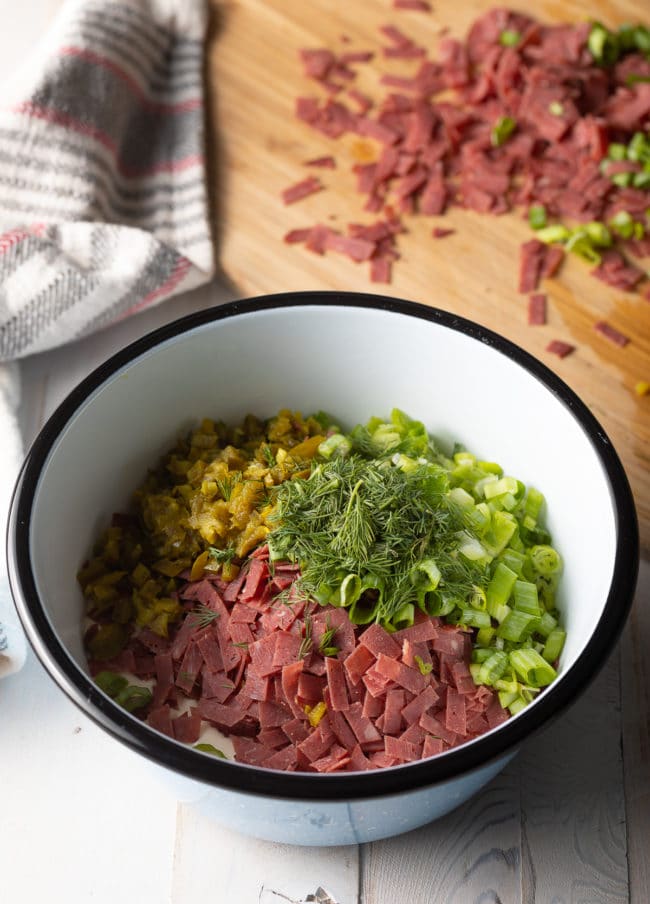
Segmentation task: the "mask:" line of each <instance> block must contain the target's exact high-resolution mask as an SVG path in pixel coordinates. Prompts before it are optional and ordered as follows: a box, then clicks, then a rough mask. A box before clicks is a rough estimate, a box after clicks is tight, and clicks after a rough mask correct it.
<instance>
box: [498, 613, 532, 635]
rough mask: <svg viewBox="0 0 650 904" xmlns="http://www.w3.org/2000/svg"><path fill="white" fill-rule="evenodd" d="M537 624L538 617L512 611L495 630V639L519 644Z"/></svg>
mask: <svg viewBox="0 0 650 904" xmlns="http://www.w3.org/2000/svg"><path fill="white" fill-rule="evenodd" d="M538 624H539V617H538V616H536V615H531V614H530V613H529V612H521V611H519V610H518V609H512V610H511V611H510V612H509V613H508V615H507V616H506V618H505V619H504V620H503V621H502V622H501V624H500V625H499V627H498V628H497V637H502V638H503V640H512V641H515V642H519V641H521V640H525V639H526V638H527V637H529V636H530V634H532V632H533V631H534V630H535V628H536V627H537V625H538Z"/></svg>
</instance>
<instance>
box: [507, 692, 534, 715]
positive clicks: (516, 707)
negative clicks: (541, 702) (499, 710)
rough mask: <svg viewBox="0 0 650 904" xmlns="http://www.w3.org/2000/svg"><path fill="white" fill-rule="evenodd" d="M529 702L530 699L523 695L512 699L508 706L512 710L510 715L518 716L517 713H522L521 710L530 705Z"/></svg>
mask: <svg viewBox="0 0 650 904" xmlns="http://www.w3.org/2000/svg"><path fill="white" fill-rule="evenodd" d="M528 702H529V701H528V700H525V699H524V698H523V697H521V696H517V697H516V698H515V699H514V700H513V701H512V703H511V704H510V706H509V707H508V710H509V712H510V715H511V716H516V715H517V713H520V712H521V711H522V709H526V707H527V706H528Z"/></svg>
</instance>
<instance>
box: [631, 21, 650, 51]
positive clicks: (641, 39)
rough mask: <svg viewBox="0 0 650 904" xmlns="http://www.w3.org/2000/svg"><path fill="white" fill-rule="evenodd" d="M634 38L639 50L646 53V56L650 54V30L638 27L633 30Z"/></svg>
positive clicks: (641, 26)
mask: <svg viewBox="0 0 650 904" xmlns="http://www.w3.org/2000/svg"><path fill="white" fill-rule="evenodd" d="M632 37H633V40H634V45H635V47H636V49H637V50H640V51H641V53H645V54H646V56H647V55H648V54H650V28H647V27H646V26H645V25H637V26H636V28H633V29H632Z"/></svg>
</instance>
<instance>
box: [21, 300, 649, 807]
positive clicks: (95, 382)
mask: <svg viewBox="0 0 650 904" xmlns="http://www.w3.org/2000/svg"><path fill="white" fill-rule="evenodd" d="M305 306H330V307H332V306H336V307H341V306H343V307H346V308H352V307H354V308H372V309H378V310H383V311H388V312H392V313H395V314H399V315H407V316H409V317H416V318H420V319H422V320H426V321H430V322H433V323H436V324H439V325H441V326H443V327H446V328H448V329H451V330H455V331H459V332H462V333H464V334H466V335H468V336H470V337H472V338H474V339H476V340H477V341H480V342H483V343H486V344H488V345H490V346H492V347H494V349H495V350H497V351H498V352H500V353H502V354H504V355H506V356H507V357H508V358H511V359H512V360H513V361H515V362H516V363H517V364H519V365H520V366H521V367H523V368H524V369H525V370H527V371H528V372H529V373H531V374H532V375H533V376H534V377H536V378H537V379H538V380H540V381H541V382H542V383H543V384H544V385H545V386H546V388H547V389H548V390H550V392H552V393H553V394H554V395H555V396H556V397H557V399H558V400H559V401H560V402H561V403H562V404H564V405H565V406H566V407H567V408H569V409H570V411H571V413H572V414H573V416H574V417H575V419H576V420H577V421H578V423H579V424H580V426H581V427H582V429H583V430H584V432H585V434H586V435H587V437H588V438H589V440H590V441H591V443H592V445H593V446H594V448H595V450H596V452H597V455H598V457H599V459H600V462H601V464H602V466H603V468H604V470H605V472H606V474H607V477H608V480H609V483H610V489H611V494H612V500H613V508H614V512H615V517H616V537H617V544H616V555H615V562H614V571H613V575H612V581H611V584H610V588H609V593H608V596H607V601H606V603H605V607H604V609H603V613H602V616H601V618H600V620H599V622H598V624H597V626H596V628H595V630H594V632H593V634H592V636H591V638H590V640H589V642H588V643H587V645H586V647H585V648H584V650H583V651H582V653H581V654H580V656H579V657H578V659H577V660H576V661H575V662H574V664H573V665H572V667H571V670H570V673H569V674H568V675H566V676H565V678H564V680H562V681H561V682H558V683H556V684H554V685H551V686H550V687H549V688H548V689H547V690H546V692H545V693H544V694H543V695H542V697H540V698H539V699H538V700H537V701H536V702H535V705H534V706H532V707H530V708H529V709H527V710H524V711H523V712H522V713H521V714H519V716H518V717H517V718H516V719H513V720H511V721H508V722H506V723H504V724H503V725H501V726H500V727H499V728H498V729H497V730H496V731H493V732H490V733H488V734H486V735H483V736H482V737H479V738H478V739H476V740H474V741H471V742H469V743H467V744H465V745H463V746H460V747H457V748H453V749H451V750H449V751H447V752H445V753H443V754H440V755H438V756H437V757H434V758H432V759H428V760H420V761H416V762H414V763H409V764H406V765H402V766H393V767H390V768H388V769H379V770H373V771H371V772H362V773H359V772H355V773H347V774H328V775H322V774H318V775H314V774H313V773H305V772H278V771H274V770H270V769H263V768H258V767H254V766H248V765H245V764H241V763H232V762H229V761H223V760H219V759H217V758H214V757H211V756H210V755H209V754H204V753H199V752H197V751H194V750H192V749H191V748H189V747H185V746H183V745H181V744H179V743H178V742H176V741H173V740H172V739H170V738H167V737H166V736H165V735H162V734H160V733H159V732H157V731H154V730H153V729H151V728H149V727H147V726H146V725H145V724H144V723H143V722H141V721H139V720H138V719H136V718H135V717H133V716H131V715H129V714H128V713H127V712H125V711H124V710H122V709H121V708H120V707H119V706H117V705H116V704H115V703H113V702H112V701H111V700H110V699H109V698H108V697H106V696H105V695H104V694H103V693H102V692H101V691H100V690H99V689H98V688H97V687H96V685H95V684H94V683H93V682H92V680H91V679H90V678H89V677H88V676H87V675H86V674H85V673H84V672H83V671H82V670H81V669H80V668H79V667H78V666H77V665H76V664H75V663H74V661H73V660H72V658H71V657H70V655H69V654H68V653H67V652H66V650H65V648H64V646H63V644H62V643H61V641H60V640H59V638H58V637H57V635H56V634H55V632H54V631H53V630H52V627H51V625H50V622H49V620H48V618H47V616H46V614H45V611H44V608H43V606H42V604H41V601H40V599H39V596H38V593H37V590H36V583H35V580H34V574H33V572H32V568H31V562H30V540H29V525H30V518H31V511H32V504H33V500H34V494H35V491H36V488H37V484H38V481H39V478H40V474H41V470H42V467H43V465H44V463H45V461H46V459H47V457H48V455H49V452H50V450H51V448H52V447H53V445H54V443H55V442H56V440H57V438H58V436H59V435H60V433H61V431H62V430H63V428H64V427H65V425H66V424H67V422H68V421H69V420H70V419H71V417H72V416H73V415H74V414H75V412H76V410H77V409H78V408H79V406H80V405H81V404H83V402H84V401H85V400H86V399H87V397H88V396H89V395H90V394H91V393H92V392H93V391H94V390H95V389H96V388H98V387H99V386H100V385H101V384H103V383H104V382H105V381H107V380H108V379H110V377H111V376H112V375H113V374H114V373H115V372H116V371H117V370H119V369H120V368H122V367H124V366H125V365H128V364H129V363H130V362H132V361H133V360H134V359H136V358H138V357H139V356H141V355H142V354H144V353H146V352H148V351H149V350H151V349H153V348H154V347H155V346H157V345H158V344H160V343H162V342H165V341H166V340H169V339H173V338H175V337H177V336H180V335H182V334H183V333H185V332H187V331H189V330H192V329H195V328H196V327H200V326H203V325H205V324H208V323H212V322H216V321H220V320H224V319H226V318H231V317H234V316H237V315H239V314H248V313H252V312H255V311H265V310H269V309H274V308H284V307H305ZM7 545H8V561H9V574H10V581H11V587H12V592H13V595H14V599H15V600H16V606H17V609H18V614H19V616H20V618H21V621H22V623H23V626H24V628H25V631H26V633H27V636H28V638H29V641H30V643H31V645H32V647H33V648H34V650H35V652H36V655H37V656H38V658H39V659H40V660H41V662H42V663H43V665H44V666H45V668H46V669H47V671H48V672H49V673H50V675H51V676H52V677H53V679H54V680H55V681H56V683H57V684H58V685H59V686H60V687H61V689H62V690H63V691H64V692H65V693H66V694H67V695H68V697H70V698H71V699H72V701H73V702H74V703H76V704H77V705H78V706H79V707H80V708H81V709H82V710H83V711H84V712H85V713H86V714H87V715H88V716H89V717H90V718H91V719H93V720H94V721H95V722H96V723H98V724H99V725H100V726H101V727H102V728H104V729H105V730H106V731H107V732H109V734H111V735H113V736H114V737H116V738H117V739H119V740H120V741H122V742H123V743H125V744H126V745H127V746H129V747H131V748H132V749H134V750H136V751H138V752H139V753H141V754H142V755H144V756H146V757H148V758H150V759H152V760H154V761H156V762H157V763H159V764H161V765H163V766H165V767H167V768H169V769H172V770H174V771H176V772H180V773H181V774H184V775H185V776H187V777H188V778H191V779H194V780H198V781H201V782H205V783H207V784H209V785H213V786H216V787H221V788H225V789H229V790H232V791H239V792H244V793H248V794H251V793H252V794H260V795H264V796H270V797H274V798H281V799H282V798H284V799H295V800H329V801H336V800H339V801H340V800H352V799H361V798H369V797H375V796H383V795H387V794H395V793H399V792H403V791H409V790H417V789H419V788H424V787H430V786H432V785H436V784H439V783H441V782H444V781H448V780H451V779H454V778H460V777H461V776H462V775H463V774H465V773H468V772H471V771H473V770H477V769H480V768H481V767H484V766H486V765H488V764H489V763H490V762H492V761H494V760H496V759H498V758H500V757H505V756H507V755H508V754H509V753H512V752H514V751H515V750H516V748H517V747H518V746H519V745H520V744H521V743H522V742H523V741H524V740H525V739H526V738H528V737H529V736H530V735H531V734H532V733H533V732H535V731H536V730H538V729H539V728H541V727H542V726H543V725H545V724H546V723H548V722H549V721H550V720H551V719H552V718H554V717H555V716H556V715H558V714H559V713H560V712H561V711H562V710H563V709H565V708H566V707H567V706H568V705H569V704H570V703H572V702H573V701H574V700H575V699H576V697H577V696H578V695H579V694H580V693H581V692H582V691H583V690H584V689H585V688H586V686H587V685H588V684H589V683H590V682H591V680H592V679H593V678H594V677H595V675H596V674H597V673H598V671H599V670H600V668H601V667H602V665H603V664H604V663H605V661H606V660H607V657H608V655H609V653H610V652H611V650H612V648H613V645H614V641H615V639H616V638H617V637H618V635H619V634H620V631H621V630H622V628H623V625H624V623H625V620H626V618H627V615H628V612H629V609H630V606H631V603H632V597H633V593H634V588H635V584H636V576H637V569H638V559H639V537H638V525H637V519H636V511H635V507H634V502H633V499H632V493H631V490H630V486H629V483H628V480H627V477H626V475H625V472H624V470H623V467H622V465H621V462H620V460H619V458H618V456H617V454H616V452H615V450H614V448H613V446H612V445H611V443H610V441H609V439H608V437H607V436H606V434H605V432H604V430H603V428H602V427H601V425H600V424H599V423H598V421H597V420H596V418H595V417H594V416H593V415H592V414H591V412H590V411H589V410H588V409H587V407H586V406H585V405H584V403H583V402H581V401H580V399H579V398H578V397H577V396H576V394H575V393H574V392H573V391H572V390H571V389H570V388H569V387H568V386H567V385H566V384H565V383H564V382H563V381H562V380H561V379H560V378H559V377H557V376H556V375H555V374H554V373H553V372H552V371H551V370H549V369H548V368H547V367H546V366H545V365H544V364H542V363H541V362H540V361H538V360H537V359H536V358H534V357H533V356H532V355H530V354H528V352H525V351H524V350H523V349H521V348H520V347H519V346H517V345H515V344H514V343H512V342H510V341H509V340H507V339H505V338H503V337H502V336H499V335H498V334H496V333H494V332H492V331H491V330H489V329H486V328H485V327H482V326H479V325H478V324H476V323H474V322H472V321H470V320H467V319H465V318H462V317H459V316H457V315H455V314H452V313H450V312H447V311H442V310H440V309H438V308H432V307H428V306H426V305H423V304H418V303H416V302H412V301H405V300H402V299H395V298H389V297H386V296H382V295H370V294H362V293H346V292H318V291H314V292H291V293H282V294H278V295H268V296H260V297H256V298H249V299H244V300H238V301H233V302H230V303H228V304H225V305H222V306H218V307H214V308H209V309H207V310H203V311H200V312H197V313H195V314H190V315H189V316H185V317H182V318H180V319H178V320H175V321H174V322H172V323H169V324H167V325H165V326H162V327H160V328H158V329H156V330H154V331H153V332H151V333H149V334H148V335H146V336H144V337H142V338H141V339H138V340H136V341H135V342H133V343H131V344H130V345H128V346H127V347H126V348H124V349H122V350H121V351H119V352H117V353H116V354H114V355H113V356H112V357H111V358H109V359H108V360H107V361H106V362H104V363H103V364H101V365H100V366H99V367H97V368H96V369H95V370H94V371H93V372H92V373H91V374H90V375H89V376H88V377H86V378H85V379H84V380H83V381H82V382H81V383H80V384H79V385H78V386H77V387H76V388H75V389H73V390H72V391H71V392H70V393H69V395H68V396H67V397H66V398H65V399H64V401H63V402H62V403H61V404H60V405H59V407H58V408H57V409H56V411H55V412H54V414H52V416H51V417H50V418H49V420H48V421H47V423H46V424H45V426H44V427H43V429H42V430H41V432H40V433H39V435H38V437H37V438H36V440H35V441H34V444H33V446H32V448H31V450H30V451H29V454H28V456H27V458H26V461H25V464H24V466H23V469H22V471H21V474H20V476H19V479H18V482H17V485H16V490H15V493H14V499H13V502H12V509H11V516H10V521H9V529H8V541H7Z"/></svg>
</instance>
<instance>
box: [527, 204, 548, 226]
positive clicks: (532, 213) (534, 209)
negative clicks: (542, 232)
mask: <svg viewBox="0 0 650 904" xmlns="http://www.w3.org/2000/svg"><path fill="white" fill-rule="evenodd" d="M528 222H529V223H530V225H531V227H532V228H533V229H543V228H544V226H546V208H545V207H544V205H543V204H531V206H530V208H529V210H528Z"/></svg>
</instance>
